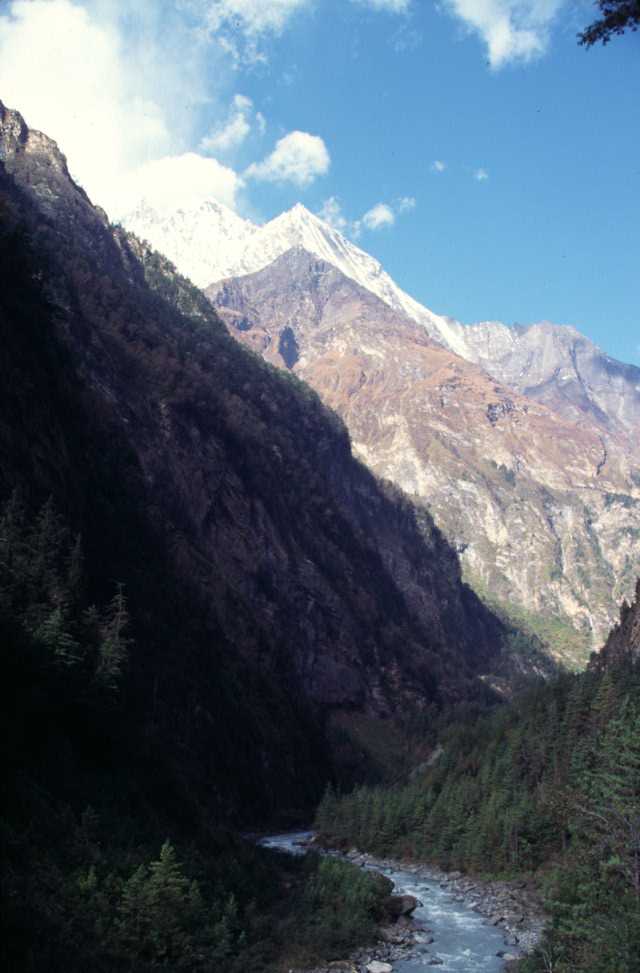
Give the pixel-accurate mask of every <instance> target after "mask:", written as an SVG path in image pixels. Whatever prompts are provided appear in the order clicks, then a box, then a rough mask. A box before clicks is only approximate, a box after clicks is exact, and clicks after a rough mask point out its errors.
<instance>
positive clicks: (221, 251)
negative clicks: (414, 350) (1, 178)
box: [123, 202, 640, 436]
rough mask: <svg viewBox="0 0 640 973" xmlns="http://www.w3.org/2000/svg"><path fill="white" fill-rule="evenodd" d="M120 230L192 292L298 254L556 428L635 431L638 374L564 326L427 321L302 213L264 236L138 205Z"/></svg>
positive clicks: (215, 213)
mask: <svg viewBox="0 0 640 973" xmlns="http://www.w3.org/2000/svg"><path fill="white" fill-rule="evenodd" d="M123 222H124V224H125V225H126V226H127V227H128V228H129V229H130V230H131V231H132V232H134V233H136V234H137V235H138V236H139V237H141V238H142V239H147V240H149V242H150V243H151V244H152V245H153V246H154V247H156V248H157V249H158V250H160V252H161V253H164V254H165V255H166V256H167V257H169V259H170V260H172V261H173V262H174V263H175V264H176V266H177V267H178V269H179V270H180V271H181V273H183V274H185V275H186V276H187V277H189V278H190V279H191V280H193V282H194V283H195V284H196V285H197V286H199V287H207V286H209V285H212V284H214V283H217V282H219V281H221V280H223V279H225V278H229V277H239V276H244V275H246V274H251V273H255V272H256V271H258V270H262V269H263V268H264V267H266V266H267V265H268V264H269V263H271V262H272V261H274V260H275V259H277V258H278V257H280V256H282V254H284V253H286V252H287V251H288V250H290V249H292V248H295V247H302V248H303V249H305V250H306V251H307V252H308V253H311V254H314V255H315V256H316V257H319V258H320V259H321V260H324V261H326V262H327V263H329V264H332V265H333V266H334V267H336V268H337V269H338V270H340V271H341V272H342V273H343V274H344V275H345V276H346V277H348V278H350V279H351V280H353V281H355V282H356V283H357V284H359V285H360V286H361V287H364V288H365V289H367V290H369V291H370V292H371V293H372V294H375V295H376V296H377V297H379V298H380V299H381V300H383V301H384V302H385V303H386V304H388V305H389V307H391V308H393V309H394V310H396V311H399V312H402V313H404V314H405V315H407V316H408V317H409V318H411V319H412V320H413V321H416V322H417V323H418V324H420V325H422V326H423V327H424V328H425V330H426V331H427V334H428V335H429V336H430V337H431V338H433V339H434V340H435V341H437V342H439V343H440V344H442V345H444V346H445V347H446V348H448V349H449V350H450V351H453V352H455V353H456V354H457V355H460V356H461V357H462V358H465V359H467V361H471V362H474V363H475V364H478V365H481V366H482V368H484V369H485V371H486V372H488V374H489V375H491V376H492V377H493V378H495V379H496V380H497V381H499V382H503V383H504V384H506V385H508V386H510V387H511V388H513V389H515V390H516V391H518V392H521V393H522V394H524V395H527V396H529V397H530V398H534V399H536V400H537V401H541V402H544V403H545V404H547V405H549V406H550V407H551V408H553V409H554V410H555V411H557V412H558V413H559V414H560V415H562V416H564V417H565V418H569V419H580V418H581V417H583V416H584V415H587V416H588V417H589V419H590V420H592V421H595V422H597V423H598V424H599V425H600V427H601V428H602V429H603V431H605V432H617V433H621V432H626V433H628V434H630V435H632V436H635V435H637V433H638V429H640V368H637V367H636V366H634V365H625V364H622V363H621V362H618V361H616V360H615V359H612V358H610V357H609V356H608V355H606V354H605V353H604V352H602V351H601V349H599V348H598V347H597V346H596V345H594V344H593V343H592V342H590V341H589V340H588V339H587V338H585V337H584V335H582V334H580V332H579V331H577V330H576V329H575V328H571V327H568V326H563V325H554V324H551V323H549V322H540V323H536V324H532V325H528V326H522V325H514V326H508V325H505V324H502V323H501V322H499V321H485V322H480V323H478V324H471V325H463V324H461V323H460V322H459V321H456V320H455V319H454V318H451V317H447V316H445V315H440V314H435V313H434V312H433V311H431V310H429V308H427V307H425V306H424V305H422V304H420V303H419V302H418V301H416V300H414V299H413V298H412V297H411V296H410V295H409V294H407V293H406V292H405V291H403V290H402V289H401V288H400V287H399V286H398V285H397V284H396V283H395V281H393V280H392V278H391V277H390V276H389V275H388V274H387V273H386V272H385V270H384V269H383V267H382V266H381V264H380V263H379V262H378V261H377V260H376V259H375V258H374V257H372V256H370V255H369V254H367V253H366V252H365V251H364V250H361V249H360V248H359V247H357V246H355V245H354V244H353V243H352V242H351V241H349V240H347V239H346V237H344V236H343V235H342V234H341V233H340V232H339V231H338V230H336V229H335V228H334V227H332V226H330V225H329V224H328V223H326V222H324V221H323V220H321V219H320V218H319V217H317V216H315V215H314V214H312V213H310V212H309V211H308V210H307V209H306V208H305V207H304V206H302V205H301V204H297V205H296V206H294V207H293V208H292V209H291V210H288V211H287V212H285V213H282V214H281V215H280V216H277V217H276V218H275V219H273V220H271V221H270V222H268V223H266V224H264V225H263V226H256V225H255V224H253V223H251V222H249V221H247V220H242V219H240V218H239V217H238V216H237V215H236V214H235V213H233V212H232V210H230V209H228V208H227V207H225V206H223V205H222V204H220V203H217V202H206V203H203V204H202V205H201V206H199V207H196V208H193V209H186V210H185V209H182V210H178V211H175V212H169V213H164V214H163V213H159V212H158V211H156V210H154V209H153V208H152V207H150V206H149V205H148V204H147V203H144V202H143V203H141V204H140V206H139V207H138V208H137V209H136V210H134V211H133V212H132V213H130V214H129V215H128V216H126V217H124V220H123Z"/></svg>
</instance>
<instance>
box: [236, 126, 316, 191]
mask: <svg viewBox="0 0 640 973" xmlns="http://www.w3.org/2000/svg"><path fill="white" fill-rule="evenodd" d="M330 165H331V157H330V155H329V152H328V151H327V147H326V145H325V144H324V141H323V140H322V139H321V138H320V136H319V135H310V134H309V133H308V132H289V134H288V135H285V136H283V137H282V138H281V139H278V141H277V142H276V147H275V149H274V150H273V152H272V153H271V154H270V155H268V156H267V157H266V159H263V160H262V162H254V163H253V164H252V165H250V166H249V168H248V169H247V170H246V173H245V175H246V176H248V177H250V178H252V179H261V180H264V181H266V182H292V183H293V184H294V185H296V186H308V185H310V184H311V183H312V182H313V181H314V179H316V178H317V177H318V176H323V175H325V174H326V173H327V172H328V171H329V166H330Z"/></svg>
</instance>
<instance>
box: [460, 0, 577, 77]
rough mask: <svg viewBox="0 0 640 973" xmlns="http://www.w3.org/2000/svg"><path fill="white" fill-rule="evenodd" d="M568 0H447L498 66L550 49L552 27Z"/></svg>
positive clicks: (490, 59)
mask: <svg viewBox="0 0 640 973" xmlns="http://www.w3.org/2000/svg"><path fill="white" fill-rule="evenodd" d="M565 2H566V0H446V3H447V6H448V7H449V9H450V10H451V12H452V13H453V14H454V15H455V16H457V17H459V18H460V19H461V20H462V21H463V22H464V23H465V24H466V26H467V27H468V28H469V30H471V31H473V32H474V33H476V34H478V35H479V36H480V37H481V38H482V40H483V41H484V42H485V44H486V45H487V49H488V56H489V64H490V65H491V67H492V68H494V69H497V68H501V67H503V66H504V65H505V64H509V63H510V62H514V61H530V60H532V59H533V58H535V57H539V56H540V55H541V54H544V52H545V51H546V49H547V45H548V41H549V27H550V25H551V23H552V21H553V19H554V18H555V16H556V14H557V12H558V11H559V9H560V8H561V7H562V6H563V5H564V3H565Z"/></svg>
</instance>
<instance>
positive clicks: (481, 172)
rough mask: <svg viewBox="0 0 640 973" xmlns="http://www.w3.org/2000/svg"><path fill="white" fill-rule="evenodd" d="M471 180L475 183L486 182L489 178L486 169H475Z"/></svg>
mask: <svg viewBox="0 0 640 973" xmlns="http://www.w3.org/2000/svg"><path fill="white" fill-rule="evenodd" d="M473 178H474V179H475V180H476V181H477V182H486V180H487V179H488V178H489V173H488V172H487V170H486V169H476V170H475V172H474V173H473Z"/></svg>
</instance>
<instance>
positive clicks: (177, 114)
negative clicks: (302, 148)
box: [0, 0, 229, 215]
mask: <svg viewBox="0 0 640 973" xmlns="http://www.w3.org/2000/svg"><path fill="white" fill-rule="evenodd" d="M160 6H161V5H157V4H155V3H154V2H152V0H137V2H136V3H135V4H134V3H133V0H121V2H120V3H118V4H117V5H116V4H114V3H113V2H112V0H85V3H84V4H83V5H81V4H80V3H79V2H78V0H14V2H13V3H11V4H10V5H9V6H8V8H7V11H6V12H5V13H4V15H3V16H0V92H1V93H2V98H3V100H4V101H5V102H6V103H7V104H8V105H9V106H11V107H12V108H17V109H18V110H19V111H20V112H22V114H23V115H24V116H25V119H26V121H27V123H28V124H29V125H31V126H32V127H34V128H39V129H41V130H42V131H44V132H46V133H47V134H48V135H50V136H52V137H53V138H55V139H56V141H57V142H58V144H59V145H60V148H61V149H62V151H63V152H64V153H65V154H66V156H67V158H68V162H69V168H70V170H71V172H72V174H73V176H74V177H75V178H76V179H77V180H78V181H79V182H80V183H81V184H82V185H83V186H84V188H85V189H86V190H87V192H88V193H89V195H90V196H91V197H92V199H94V200H95V201H96V202H97V203H100V205H102V206H104V207H105V208H106V209H107V211H108V212H109V213H110V214H111V215H116V214H117V213H119V212H121V211H122V194H123V192H126V191H127V190H126V186H128V185H131V184H132V178H131V177H132V173H134V172H136V171H140V169H141V167H144V166H145V165H146V164H147V163H149V162H151V161H152V160H154V159H158V158H161V157H163V156H178V155H181V154H182V153H183V152H184V151H185V150H186V149H187V148H188V147H189V144H190V143H191V144H193V132H194V129H195V126H196V124H197V120H198V115H199V113H200V112H201V111H202V109H203V105H204V97H203V96H202V94H201V92H202V91H203V89H204V79H205V78H206V74H207V71H208V70H209V69H210V68H211V65H212V64H215V63H216V58H218V56H219V55H217V53H216V51H215V50H211V49H210V48H207V47H206V45H205V44H204V43H203V42H202V41H201V40H200V39H198V38H197V37H194V36H193V35H192V33H191V31H190V29H188V28H187V27H185V26H184V24H182V23H181V22H180V21H179V20H174V19H173V18H174V14H173V13H171V14H170V15H167V16H169V17H170V19H169V20H166V18H164V16H161V15H160V14H159V13H158V9H157V8H158V7H160ZM169 27H170V28H171V29H169ZM186 44H188V47H189V55H190V56H189V58H188V59H185V57H184V48H185V45H186ZM205 56H206V61H205ZM210 97H211V96H210ZM215 97H216V94H215V93H213V98H212V101H211V104H210V110H212V111H215V110H216V105H217V103H216V101H215ZM125 184H126V186H125ZM225 192H226V196H227V198H228V195H229V194H228V191H226V190H225Z"/></svg>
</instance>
